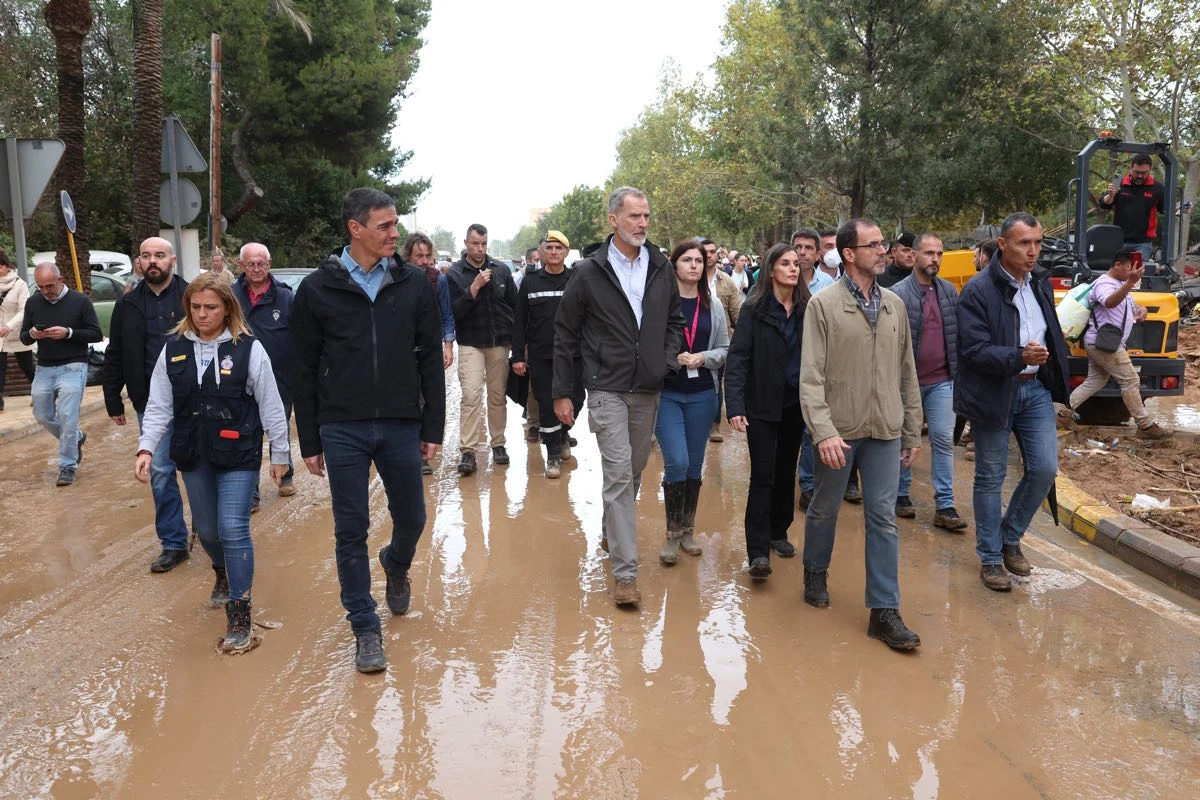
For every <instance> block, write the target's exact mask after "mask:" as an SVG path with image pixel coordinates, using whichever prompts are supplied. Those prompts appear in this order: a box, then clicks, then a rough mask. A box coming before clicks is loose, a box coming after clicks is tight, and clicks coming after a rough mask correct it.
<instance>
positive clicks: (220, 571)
mask: <svg viewBox="0 0 1200 800" xmlns="http://www.w3.org/2000/svg"><path fill="white" fill-rule="evenodd" d="M213 572H215V573H217V580H216V582H215V583H214V584H213V589H212V595H210V596H209V598H208V604H209V605H211V606H212V607H213V608H223V607H224V606H225V603H227V602H228V601H229V576H228V575H227V574H226V573H225V568H224V567H218V566H216V565H215V564H214V565H213Z"/></svg>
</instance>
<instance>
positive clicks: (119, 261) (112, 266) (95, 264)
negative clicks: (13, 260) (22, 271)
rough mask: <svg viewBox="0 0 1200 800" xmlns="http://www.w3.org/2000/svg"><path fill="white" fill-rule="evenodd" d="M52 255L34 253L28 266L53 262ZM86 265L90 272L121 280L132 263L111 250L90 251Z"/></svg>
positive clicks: (125, 256) (131, 270)
mask: <svg viewBox="0 0 1200 800" xmlns="http://www.w3.org/2000/svg"><path fill="white" fill-rule="evenodd" d="M54 258H55V256H54V253H45V252H43V253H34V254H33V262H32V263H31V264H30V265H29V266H30V267H31V268H32V267H33V266H34V265H35V264H41V263H42V262H43V261H51V262H53V261H54ZM88 265H89V266H90V267H91V269H92V272H104V273H107V274H109V275H116V276H117V277H118V278H121V279H122V280H124V279H125V276H127V275H129V273H131V272H133V262H132V261H130V260H129V256H127V255H125V254H124V253H116V252H113V251H112V250H92V251H90V252H88Z"/></svg>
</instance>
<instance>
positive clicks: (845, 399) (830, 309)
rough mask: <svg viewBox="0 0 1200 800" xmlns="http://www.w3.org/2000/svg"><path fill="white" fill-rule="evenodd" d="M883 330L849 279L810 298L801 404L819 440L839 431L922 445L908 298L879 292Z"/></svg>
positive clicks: (848, 435) (844, 434)
mask: <svg viewBox="0 0 1200 800" xmlns="http://www.w3.org/2000/svg"><path fill="white" fill-rule="evenodd" d="M879 294H880V301H879V305H880V308H879V321H878V323H877V325H876V330H875V331H872V330H871V323H869V322H868V321H867V316H866V314H864V313H863V311H862V309H860V308H859V307H858V301H857V300H855V299H854V295H852V294H851V293H850V289H849V288H847V286H846V284H845V282H844V281H841V280H839V281H838V282H837V283H836V284H835V285H833V286H829V287H827V288H826V290H825V291H821V292H817V293H816V294H815V295H813V297H812V299H811V300H809V301H808V308H807V309H806V310H805V312H804V338H803V339H802V340H801V347H800V406H801V410H802V411H803V412H804V422H805V424H806V425H808V428H809V430H810V431H811V433H812V440H813V442H814V443H819V442H822V441H824V440H826V439H829V438H831V437H833V436H841V437H842V438H843V439H845V440H847V441H850V440H853V439H885V440H886V439H896V438H899V439H900V440H901V443H900V446H901V447H903V448H911V447H919V446H920V444H921V422H922V410H921V389H920V386H919V385H918V384H917V366H916V360H915V359H914V358H913V351H912V342H911V340H910V334H909V328H908V314H907V312H906V311H905V309H904V301H902V300H901V299H900V298H899V297H897V296H896V295H895V294H893V293H892V292H891V291H890V290H888V289H880V290H879Z"/></svg>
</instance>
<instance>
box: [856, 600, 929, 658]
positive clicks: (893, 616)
mask: <svg viewBox="0 0 1200 800" xmlns="http://www.w3.org/2000/svg"><path fill="white" fill-rule="evenodd" d="M867 636H870V637H871V638H872V639H878V640H879V641H881V642H883V643H884V644H886V645H887V646H888V647H890V648H892V649H893V650H915V649H916V648H918V647H920V646H921V637H920V636H917V635H916V634H915V633H913V632H912V631H910V630H909V629H908V626H907V625H905V624H904V620H902V619H900V612H899V611H897V610H896V609H894V608H872V609H871V621H870V622H869V623H867Z"/></svg>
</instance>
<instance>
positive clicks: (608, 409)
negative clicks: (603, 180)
mask: <svg viewBox="0 0 1200 800" xmlns="http://www.w3.org/2000/svg"><path fill="white" fill-rule="evenodd" d="M608 224H609V225H610V226H611V227H612V229H613V235H610V236H609V237H608V240H607V241H606V242H605V244H604V245H602V246H601V247H600V248H599V249H597V250H596V252H594V253H593V254H592V255H590V256H588V257H587V258H584V259H582V260H581V261H577V262H576V263H575V267H574V271H575V273H576V274H575V276H574V277H573V278H572V279H571V283H570V284H569V285H568V286H567V290H566V293H565V294H564V295H563V299H562V304H561V305H560V306H559V308H558V315H557V317H556V319H555V323H554V334H555V341H554V413H555V415H556V416H557V417H558V419H559V420H561V421H562V423H563V424H564V425H572V424H574V422H575V408H574V401H573V400H572V396H573V394H574V392H575V375H576V372H575V369H576V368H575V362H576V360H577V359H579V358H580V357H581V356H582V358H583V385H584V388H586V389H587V410H588V427H589V428H591V430H592V433H594V434H596V441H597V444H599V446H600V453H601V454H602V455H603V458H602V460H601V470H602V474H603V481H604V489H603V499H604V521H603V524H602V528H603V531H604V540H603V541H602V542H601V546H602V547H604V549H606V550H608V551H609V555H610V556H611V559H612V571H613V579H614V581H615V586H614V588H613V599H614V600H615V601H616V603H617V605H619V606H630V605H632V606H636V605H638V604H639V603H640V602H641V599H642V596H641V593H640V592H639V591H638V586H637V509H636V503H637V493H638V488H639V486H640V484H641V476H642V470H643V469H644V468H645V466H646V460H647V459H648V458H649V456H650V437H651V436H652V435H653V433H654V418H655V415H656V414H657V411H658V396H659V393H660V392H661V391H662V386H663V379H664V378H665V377H666V376H667V374H668V373H670V374H674V373H675V372H676V371H678V369H679V362H678V360H676V356H677V355H678V354H679V352H680V343H681V340H682V337H683V315H682V314H681V313H680V311H679V306H680V301H679V287H678V284H677V283H676V280H675V271H674V269H672V268H671V265H670V264H669V263H668V262H667V259H666V257H665V256H663V254H662V251H661V250H659V249H658V248H657V247H655V246H654V245H652V244H650V242H648V241H647V240H646V229H647V228H648V227H649V225H650V203H649V202H648V201H647V199H646V193H645V192H642V191H640V190H638V189H634V188H632V187H629V186H623V187H621V188H619V189H617V190H615V191H614V192H613V193H612V194H611V195H610V196H609V199H608Z"/></svg>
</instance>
